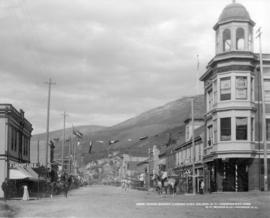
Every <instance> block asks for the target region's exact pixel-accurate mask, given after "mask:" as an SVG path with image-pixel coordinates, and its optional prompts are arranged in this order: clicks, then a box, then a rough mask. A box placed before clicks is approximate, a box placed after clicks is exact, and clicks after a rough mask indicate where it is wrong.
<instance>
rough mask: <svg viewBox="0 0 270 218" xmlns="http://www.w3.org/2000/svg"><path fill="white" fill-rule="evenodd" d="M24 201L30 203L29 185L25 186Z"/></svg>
mask: <svg viewBox="0 0 270 218" xmlns="http://www.w3.org/2000/svg"><path fill="white" fill-rule="evenodd" d="M22 199H23V201H29V192H28V187H27V185H24V186H23V198H22Z"/></svg>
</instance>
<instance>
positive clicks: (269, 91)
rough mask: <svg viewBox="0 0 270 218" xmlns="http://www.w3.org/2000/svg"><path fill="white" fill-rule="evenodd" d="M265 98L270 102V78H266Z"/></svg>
mask: <svg viewBox="0 0 270 218" xmlns="http://www.w3.org/2000/svg"><path fill="white" fill-rule="evenodd" d="M264 100H265V101H267V102H270V79H264Z"/></svg>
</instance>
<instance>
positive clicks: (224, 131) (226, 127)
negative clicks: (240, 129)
mask: <svg viewBox="0 0 270 218" xmlns="http://www.w3.org/2000/svg"><path fill="white" fill-rule="evenodd" d="M220 140H221V141H230V140H231V118H230V117H226V118H221V119H220Z"/></svg>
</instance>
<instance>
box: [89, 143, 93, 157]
mask: <svg viewBox="0 0 270 218" xmlns="http://www.w3.org/2000/svg"><path fill="white" fill-rule="evenodd" d="M92 146H93V143H92V141H91V140H90V141H89V151H88V153H89V154H91V151H92Z"/></svg>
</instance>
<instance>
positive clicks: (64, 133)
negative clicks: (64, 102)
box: [61, 111, 67, 170]
mask: <svg viewBox="0 0 270 218" xmlns="http://www.w3.org/2000/svg"><path fill="white" fill-rule="evenodd" d="M66 117H67V114H66V111H64V129H63V142H62V152H61V154H62V156H61V158H62V169H63V170H64V147H65V140H66Z"/></svg>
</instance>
